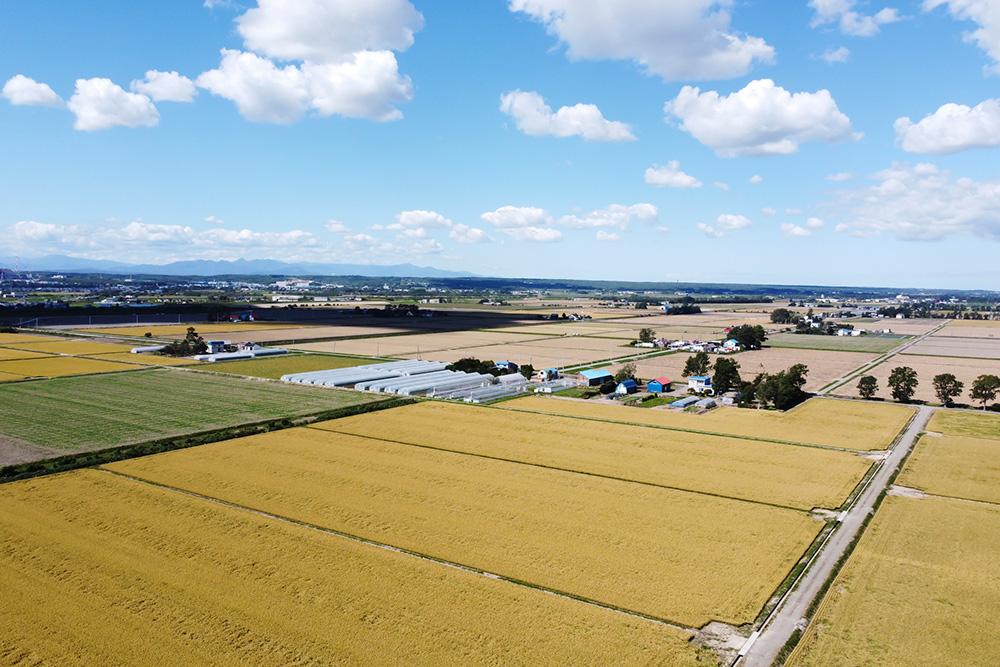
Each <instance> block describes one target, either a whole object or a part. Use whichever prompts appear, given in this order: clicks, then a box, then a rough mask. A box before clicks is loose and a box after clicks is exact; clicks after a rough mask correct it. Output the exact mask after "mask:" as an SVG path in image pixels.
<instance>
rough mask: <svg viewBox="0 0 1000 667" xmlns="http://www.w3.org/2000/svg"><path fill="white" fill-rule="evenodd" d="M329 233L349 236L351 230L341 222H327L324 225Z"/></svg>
mask: <svg viewBox="0 0 1000 667" xmlns="http://www.w3.org/2000/svg"><path fill="white" fill-rule="evenodd" d="M323 226H324V227H326V229H327V231H330V232H333V233H334V234H349V233H350V231H351V228H350V227H348V226H347V225H345V224H344V223H342V222H341V221H340V220H327V221H326V222H325V223H324V224H323Z"/></svg>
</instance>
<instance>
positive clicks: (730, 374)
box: [712, 357, 743, 394]
mask: <svg viewBox="0 0 1000 667" xmlns="http://www.w3.org/2000/svg"><path fill="white" fill-rule="evenodd" d="M712 370H713V371H714V374H713V375H712V388H713V389H714V390H715V393H717V394H721V393H724V392H727V391H729V390H730V389H736V388H738V387H740V386H741V385H742V384H743V380H742V378H740V365H739V363H737V362H736V360H734V359H728V358H726V357H719V358H718V359H716V360H715V366H714V367H713V368H712Z"/></svg>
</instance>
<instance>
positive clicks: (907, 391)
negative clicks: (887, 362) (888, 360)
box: [889, 366, 920, 403]
mask: <svg viewBox="0 0 1000 667" xmlns="http://www.w3.org/2000/svg"><path fill="white" fill-rule="evenodd" d="M918 384H920V383H919V382H918V381H917V372H916V371H915V370H913V369H912V368H910V367H909V366H897V367H896V368H893V369H892V372H891V373H889V390H890V391H891V392H892V397H893V398H894V399H896V400H897V401H899V402H900V403H909V402H910V399H911V398H913V393H914V392H915V391H916V390H917V385H918Z"/></svg>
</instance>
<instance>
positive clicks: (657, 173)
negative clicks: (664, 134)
mask: <svg viewBox="0 0 1000 667" xmlns="http://www.w3.org/2000/svg"><path fill="white" fill-rule="evenodd" d="M680 165H681V163H680V162H679V161H677V160H671V161H670V162H668V163H667V166H665V167H661V166H659V165H653V166H652V167H650V168H648V169H646V182H647V183H649V184H650V185H654V186H656V187H658V188H662V187H666V186H670V187H672V188H700V187H701V185H702V183H701V181H699V180H698V179H697V178H695V177H694V176H690V175H688V174H685V173H684V172H683V171H681V170H680Z"/></svg>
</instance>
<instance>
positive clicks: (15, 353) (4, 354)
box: [0, 347, 52, 361]
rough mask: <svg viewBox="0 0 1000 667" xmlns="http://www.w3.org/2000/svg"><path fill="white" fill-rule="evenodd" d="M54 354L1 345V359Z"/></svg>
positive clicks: (39, 356) (7, 359) (36, 357)
mask: <svg viewBox="0 0 1000 667" xmlns="http://www.w3.org/2000/svg"><path fill="white" fill-rule="evenodd" d="M50 356H52V355H50V354H45V353H44V352H32V351H30V350H18V349H16V348H12V347H0V361H10V360H11V359H40V358H42V357H50Z"/></svg>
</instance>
